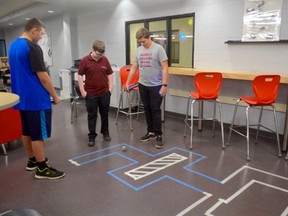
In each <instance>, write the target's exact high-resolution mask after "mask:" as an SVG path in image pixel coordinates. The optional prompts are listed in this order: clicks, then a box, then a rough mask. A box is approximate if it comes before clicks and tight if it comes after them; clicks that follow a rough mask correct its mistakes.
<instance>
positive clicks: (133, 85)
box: [115, 65, 144, 131]
mask: <svg viewBox="0 0 288 216" xmlns="http://www.w3.org/2000/svg"><path fill="white" fill-rule="evenodd" d="M130 68H131V65H127V66H123V67H121V68H120V80H121V86H122V88H123V90H122V91H121V93H120V100H119V105H118V109H117V114H116V122H115V124H116V125H117V123H118V116H119V113H123V114H125V115H127V117H129V125H130V130H131V131H132V130H133V125H132V115H137V119H138V116H139V114H141V113H144V111H143V109H140V105H141V104H140V101H141V100H140V94H139V87H138V80H139V69H138V70H137V71H136V73H135V75H134V77H133V78H132V80H131V81H130V87H129V92H126V91H125V90H124V86H125V85H126V82H127V79H128V75H129V72H130ZM125 94H126V96H127V106H128V107H127V108H126V107H125V108H124V107H123V101H124V100H123V96H124V95H125ZM135 96H136V103H132V102H133V99H134V97H135ZM133 105H135V106H136V109H137V110H134V109H133V107H132V106H133Z"/></svg>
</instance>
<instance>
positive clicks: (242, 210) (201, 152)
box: [0, 101, 288, 216]
mask: <svg viewBox="0 0 288 216" xmlns="http://www.w3.org/2000/svg"><path fill="white" fill-rule="evenodd" d="M115 117H116V111H115V110H111V112H110V133H111V137H112V141H110V142H105V141H103V138H102V135H101V134H100V135H98V137H97V139H96V141H97V142H96V145H95V146H94V147H88V146H87V126H86V111H85V108H84V107H79V109H78V117H77V119H76V120H75V122H74V124H71V123H70V103H69V101H63V102H62V103H61V104H60V105H58V106H54V108H53V131H52V138H50V139H49V140H47V141H46V154H47V155H46V156H47V157H49V160H50V164H51V165H52V166H54V167H55V168H57V169H60V170H63V171H65V172H66V177H65V178H63V179H60V180H54V181H51V180H50V181H49V180H36V179H34V173H33V172H27V171H26V170H25V166H26V161H27V157H26V154H25V151H24V149H23V147H22V144H21V142H13V143H10V144H9V146H8V156H4V155H3V153H2V152H1V151H0V173H1V177H0V185H1V187H0V213H1V212H5V211H7V210H10V209H19V208H31V209H35V210H37V211H38V212H39V213H41V214H42V215H43V216H48V215H51V216H71V215H72V216H74V215H75V216H76V215H77V216H78V215H81V216H90V215H105V216H106V215H107V216H108V215H109V216H110V215H111V216H112V215H117V216H142V215H143V216H154V215H155V216H162V215H163V216H170V215H171V216H174V215H193V216H198V215H208V216H209V215H210V216H212V215H215V216H226V215H227V216H228V215H229V216H230V215H233V216H243V215H245V216H250V215H251V216H256V215H261V216H274V215H275V216H280V215H281V216H284V215H285V216H287V215H288V162H287V161H285V160H284V158H278V156H277V145H276V140H275V139H274V135H273V136H271V138H270V137H269V136H263V135H262V136H260V138H259V141H258V144H254V143H253V138H251V141H252V142H251V161H250V162H248V161H247V160H246V145H245V140H244V138H242V137H240V136H239V135H237V134H233V136H232V138H231V145H230V146H229V147H227V148H226V149H225V150H222V148H221V135H220V129H219V128H216V135H215V137H212V136H211V132H212V131H211V127H210V126H209V125H206V124H204V128H203V131H202V132H198V131H197V129H196V127H195V130H194V131H195V133H194V137H193V140H194V143H193V147H194V148H193V150H192V151H191V150H189V149H188V148H187V147H186V146H188V145H189V136H187V138H186V139H185V138H184V137H183V131H184V122H183V118H182V117H181V118H180V117H177V116H173V115H166V120H165V123H163V132H164V134H163V140H164V142H165V148H164V149H162V150H157V149H155V147H154V141H153V140H152V141H149V142H147V143H142V142H140V141H139V138H140V137H141V136H142V135H144V134H145V133H146V124H145V119H144V118H143V116H140V120H139V121H137V120H135V119H134V120H133V124H134V131H133V132H132V133H131V131H130V129H129V124H128V121H127V119H126V117H125V116H124V115H120V117H119V122H118V125H115ZM98 125H99V124H98ZM99 130H100V127H99V126H98V127H97V132H98V133H99ZM227 132H228V131H227V126H226V131H225V135H226V137H225V138H227V134H228V133H227ZM123 145H125V146H126V148H127V151H122V150H121V148H122V146H123ZM135 179H136V180H135Z"/></svg>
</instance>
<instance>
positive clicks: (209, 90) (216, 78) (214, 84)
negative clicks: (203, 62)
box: [184, 72, 225, 149]
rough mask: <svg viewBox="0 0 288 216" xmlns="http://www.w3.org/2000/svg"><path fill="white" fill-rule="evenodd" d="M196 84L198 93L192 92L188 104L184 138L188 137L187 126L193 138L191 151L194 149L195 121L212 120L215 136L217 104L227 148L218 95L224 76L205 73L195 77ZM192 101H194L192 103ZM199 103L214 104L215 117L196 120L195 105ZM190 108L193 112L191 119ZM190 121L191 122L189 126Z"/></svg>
mask: <svg viewBox="0 0 288 216" xmlns="http://www.w3.org/2000/svg"><path fill="white" fill-rule="evenodd" d="M194 84H195V88H196V90H197V91H196V92H191V93H190V97H189V100H188V102H187V111H186V117H185V119H184V122H185V130H184V136H186V130H187V126H188V127H190V129H191V136H190V149H192V147H193V121H195V120H196V121H202V120H212V121H213V134H212V135H213V136H214V134H215V120H216V118H215V115H216V102H218V104H219V117H220V125H221V135H222V148H223V149H224V148H225V144H224V129H223V120H222V105H221V102H220V101H219V100H218V94H219V92H220V88H221V85H222V74H221V73H217V72H215V73H214V72H207V73H206V72H203V73H197V74H196V75H195V77H194ZM191 99H192V101H191ZM190 101H191V104H190ZM196 101H198V102H200V103H202V102H204V101H210V102H213V103H214V109H213V117H212V118H205V119H204V118H202V115H201V114H200V115H199V116H198V118H194V116H193V114H194V103H195V102H196ZM189 106H191V107H190V112H191V118H190V119H189ZM189 121H190V122H191V123H190V124H189Z"/></svg>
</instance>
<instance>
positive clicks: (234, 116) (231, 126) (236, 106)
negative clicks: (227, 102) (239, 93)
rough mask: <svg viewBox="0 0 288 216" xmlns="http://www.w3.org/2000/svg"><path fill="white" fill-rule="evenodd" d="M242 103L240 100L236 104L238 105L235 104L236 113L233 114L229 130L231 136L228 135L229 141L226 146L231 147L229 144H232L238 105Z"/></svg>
mask: <svg viewBox="0 0 288 216" xmlns="http://www.w3.org/2000/svg"><path fill="white" fill-rule="evenodd" d="M240 101H241V100H240V99H238V100H237V102H236V104H235V108H234V113H233V118H232V122H231V125H230V127H229V128H230V130H229V135H228V140H227V143H226V145H229V142H230V137H231V133H232V130H233V126H234V123H235V118H236V112H237V109H238V105H239V103H240Z"/></svg>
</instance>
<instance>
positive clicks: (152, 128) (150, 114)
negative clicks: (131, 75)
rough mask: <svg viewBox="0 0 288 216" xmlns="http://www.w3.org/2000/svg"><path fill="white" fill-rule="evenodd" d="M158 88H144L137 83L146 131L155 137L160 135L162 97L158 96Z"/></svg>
mask: <svg viewBox="0 0 288 216" xmlns="http://www.w3.org/2000/svg"><path fill="white" fill-rule="evenodd" d="M161 87H162V85H160V86H151V87H150V86H144V85H142V84H140V83H139V92H140V97H141V100H142V103H143V105H144V111H145V117H146V122H147V131H148V132H154V133H155V135H156V136H158V135H162V122H161V109H160V107H161V103H162V99H163V97H162V96H161V95H160V94H159V91H160V89H161Z"/></svg>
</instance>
